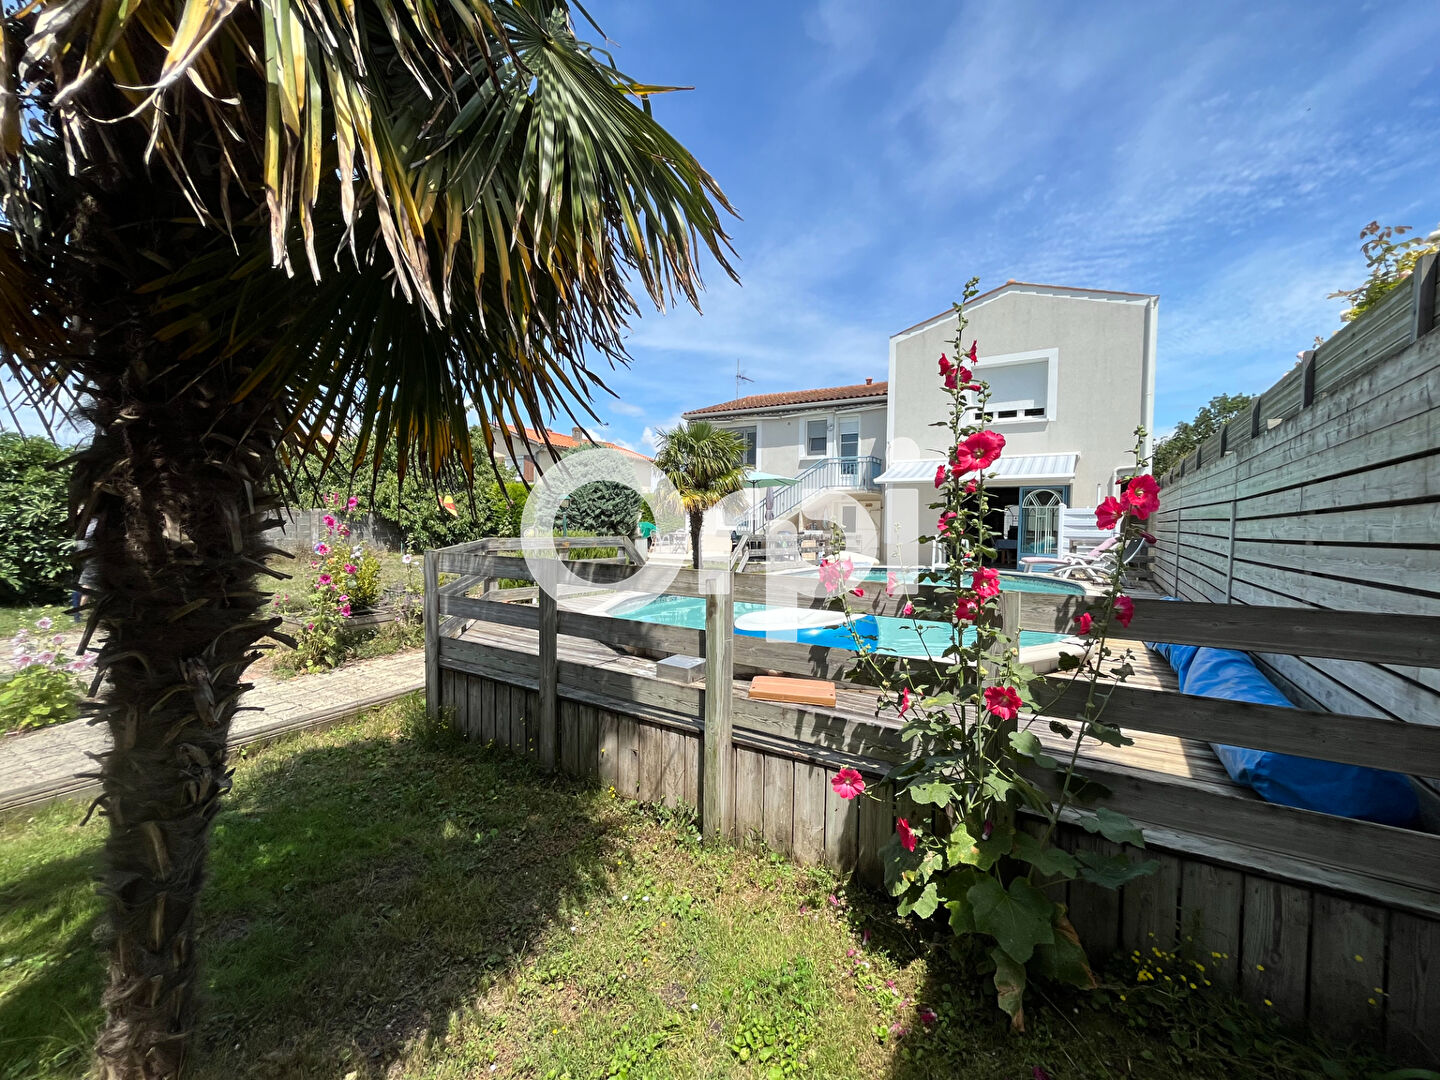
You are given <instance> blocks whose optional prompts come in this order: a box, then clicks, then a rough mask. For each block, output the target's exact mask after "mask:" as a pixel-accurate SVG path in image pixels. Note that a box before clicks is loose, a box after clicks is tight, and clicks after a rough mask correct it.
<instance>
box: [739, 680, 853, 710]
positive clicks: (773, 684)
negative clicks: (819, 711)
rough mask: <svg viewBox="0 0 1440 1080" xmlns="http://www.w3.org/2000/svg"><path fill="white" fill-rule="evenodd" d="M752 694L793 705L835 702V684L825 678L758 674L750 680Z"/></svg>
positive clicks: (752, 695) (757, 697)
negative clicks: (792, 677)
mask: <svg viewBox="0 0 1440 1080" xmlns="http://www.w3.org/2000/svg"><path fill="white" fill-rule="evenodd" d="M750 696H751V697H752V698H756V699H758V700H760V701H784V702H787V703H788V704H791V705H828V706H831V707H833V706H834V704H835V684H834V683H832V682H825V681H824V680H823V679H791V678H786V677H784V676H780V675H757V676H756V677H755V678H753V679H751V680H750Z"/></svg>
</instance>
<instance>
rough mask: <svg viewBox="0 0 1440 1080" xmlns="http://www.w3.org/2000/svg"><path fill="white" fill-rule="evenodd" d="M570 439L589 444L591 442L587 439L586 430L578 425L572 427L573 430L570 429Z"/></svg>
mask: <svg viewBox="0 0 1440 1080" xmlns="http://www.w3.org/2000/svg"><path fill="white" fill-rule="evenodd" d="M570 437H571V438H572V439H574V440H575V441H576V442H589V441H590V440H589V439H587V438H586V437H585V429H584V428H582V427H581V426H580V425H579V424H576V425H575V426H574V427H572V428H571V429H570Z"/></svg>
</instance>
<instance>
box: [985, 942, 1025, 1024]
mask: <svg viewBox="0 0 1440 1080" xmlns="http://www.w3.org/2000/svg"><path fill="white" fill-rule="evenodd" d="M990 957H991V959H993V960H994V961H995V1000H996V1003H997V1004H998V1005H999V1006H1000V1008H1002V1009H1003V1010H1005V1014H1006V1015H1007V1016H1009V1017H1010V1026H1011V1027H1012V1028H1014V1029H1015V1030H1016V1031H1024V1030H1025V1008H1024V1000H1025V965H1024V964H1023V963H1018V962H1017V961H1015V960H1014V959H1012V958H1011V957H1010V956H1008V955H1007V954H1006V952H1005V950H1004V949H1002V948H998V947H997V948H994V949H991V950H990Z"/></svg>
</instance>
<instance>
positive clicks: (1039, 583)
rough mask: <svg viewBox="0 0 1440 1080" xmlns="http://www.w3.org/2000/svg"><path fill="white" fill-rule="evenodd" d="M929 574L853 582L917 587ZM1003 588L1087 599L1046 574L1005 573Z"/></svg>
mask: <svg viewBox="0 0 1440 1080" xmlns="http://www.w3.org/2000/svg"><path fill="white" fill-rule="evenodd" d="M925 573H928V571H924V570H917V569H915V568H914V567H913V566H912V567H891V566H872V567H871V568H870V569H868V570H866V571H865V572H864V573H863V574H862V573H856V574H853V575H852V576H851V579H850V580H851V581H853V582H857V583H859V584H862V585H868V584H875V585H884V584H886V583H888V582H889V580H890V575H891V574H894V575H895V584H897V585H916V584H920V583H921V575H922V574H925ZM804 576H806V577H819V574H818V573H809V572H807V573H806V574H805V575H804ZM925 584H939V582H938V581H935V580H934V579H931V578H926V579H925ZM1000 588H1001V589H1004V590H1007V591H1009V592H1030V593H1059V594H1061V595H1063V596H1084V595H1085V587H1084V586H1083V585H1079V584H1077V583H1076V582H1073V581H1062V580H1060V579H1059V578H1054V577H1050V576H1048V575H1046V574H1020V573H1010V572H1008V571H1005V570H1001V571H1000Z"/></svg>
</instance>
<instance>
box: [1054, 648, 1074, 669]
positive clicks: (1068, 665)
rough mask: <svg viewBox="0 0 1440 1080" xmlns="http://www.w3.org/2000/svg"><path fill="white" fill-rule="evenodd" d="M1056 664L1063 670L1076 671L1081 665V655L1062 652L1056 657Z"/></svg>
mask: <svg viewBox="0 0 1440 1080" xmlns="http://www.w3.org/2000/svg"><path fill="white" fill-rule="evenodd" d="M1055 666H1056V667H1057V668H1058V669H1059V670H1061V671H1074V670H1075V669H1076V668H1078V667H1079V666H1080V657H1078V656H1076V655H1075V654H1074V653H1068V652H1062V653H1061V654H1060V655H1059V657H1058V658H1057V659H1056V661H1055Z"/></svg>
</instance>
